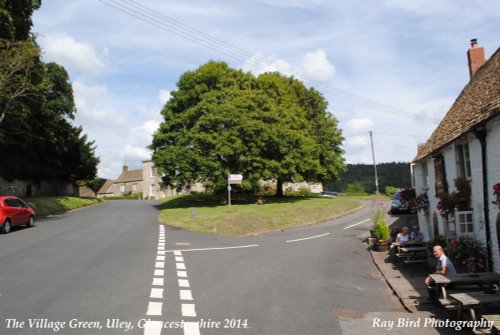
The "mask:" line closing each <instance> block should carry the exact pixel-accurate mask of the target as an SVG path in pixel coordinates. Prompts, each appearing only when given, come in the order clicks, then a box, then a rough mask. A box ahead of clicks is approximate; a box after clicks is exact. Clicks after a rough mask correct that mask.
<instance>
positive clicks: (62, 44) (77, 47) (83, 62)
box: [40, 33, 109, 77]
mask: <svg viewBox="0 0 500 335" xmlns="http://www.w3.org/2000/svg"><path fill="white" fill-rule="evenodd" d="M40 42H41V45H42V49H43V51H44V53H45V57H44V58H47V60H53V61H56V62H58V63H61V64H62V65H64V66H67V67H69V68H74V69H76V70H77V71H79V72H81V73H82V74H83V75H85V76H89V77H93V76H97V75H99V74H102V73H103V72H104V71H105V69H106V65H105V62H106V59H107V57H108V56H109V51H108V50H107V49H106V48H103V50H102V51H101V52H98V51H97V50H96V49H95V48H94V46H93V45H92V44H90V43H87V42H78V41H75V40H74V39H73V38H72V37H71V36H69V35H67V34H66V33H63V34H55V35H46V36H42V37H41V38H40Z"/></svg>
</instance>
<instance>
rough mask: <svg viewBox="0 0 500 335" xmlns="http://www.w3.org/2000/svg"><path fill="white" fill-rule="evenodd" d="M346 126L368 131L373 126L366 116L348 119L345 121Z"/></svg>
mask: <svg viewBox="0 0 500 335" xmlns="http://www.w3.org/2000/svg"><path fill="white" fill-rule="evenodd" d="M346 125H347V127H349V128H350V129H353V130H357V131H368V130H370V129H372V128H373V121H372V120H371V119H370V118H368V117H362V118H358V119H350V120H348V121H347V122H346Z"/></svg>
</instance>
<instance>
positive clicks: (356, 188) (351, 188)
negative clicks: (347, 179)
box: [344, 181, 366, 194]
mask: <svg viewBox="0 0 500 335" xmlns="http://www.w3.org/2000/svg"><path fill="white" fill-rule="evenodd" d="M344 192H346V193H354V194H365V193H366V190H365V187H364V186H363V184H361V183H360V182H359V181H355V182H354V183H350V184H348V185H347V186H346V187H345V190H344Z"/></svg>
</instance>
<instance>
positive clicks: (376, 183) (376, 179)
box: [370, 130, 379, 194]
mask: <svg viewBox="0 0 500 335" xmlns="http://www.w3.org/2000/svg"><path fill="white" fill-rule="evenodd" d="M370 142H371V144H372V158H373V168H374V169H375V190H376V191H375V192H376V193H377V194H379V190H378V174H377V163H376V162H375V150H374V149H373V134H372V131H371V130H370Z"/></svg>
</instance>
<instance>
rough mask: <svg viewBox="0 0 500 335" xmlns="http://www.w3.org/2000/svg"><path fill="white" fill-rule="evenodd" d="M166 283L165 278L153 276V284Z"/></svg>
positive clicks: (160, 284)
mask: <svg viewBox="0 0 500 335" xmlns="http://www.w3.org/2000/svg"><path fill="white" fill-rule="evenodd" d="M163 285H165V280H164V279H163V278H156V277H155V278H153V286H163Z"/></svg>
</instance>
